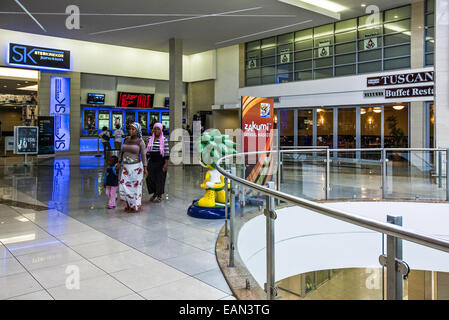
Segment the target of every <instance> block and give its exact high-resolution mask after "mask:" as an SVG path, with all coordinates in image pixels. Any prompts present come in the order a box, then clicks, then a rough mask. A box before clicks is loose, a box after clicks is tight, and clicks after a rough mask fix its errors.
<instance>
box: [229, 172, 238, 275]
mask: <svg viewBox="0 0 449 320" xmlns="http://www.w3.org/2000/svg"><path fill="white" fill-rule="evenodd" d="M231 174H232V175H233V176H235V175H236V169H235V166H233V167H232V168H231ZM229 225H230V233H231V234H230V237H229V265H228V267H231V268H232V267H234V266H235V265H234V249H235V242H234V241H235V182H234V181H232V180H231V215H230V217H229Z"/></svg>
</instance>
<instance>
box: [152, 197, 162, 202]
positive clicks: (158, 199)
mask: <svg viewBox="0 0 449 320" xmlns="http://www.w3.org/2000/svg"><path fill="white" fill-rule="evenodd" d="M161 201H162V197H161V196H157V197H156V199H155V200H154V201H153V202H155V203H161Z"/></svg>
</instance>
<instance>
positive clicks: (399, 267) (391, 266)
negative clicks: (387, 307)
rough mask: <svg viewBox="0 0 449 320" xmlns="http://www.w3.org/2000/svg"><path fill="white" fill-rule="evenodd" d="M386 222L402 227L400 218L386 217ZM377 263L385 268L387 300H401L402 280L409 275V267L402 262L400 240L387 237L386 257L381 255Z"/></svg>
mask: <svg viewBox="0 0 449 320" xmlns="http://www.w3.org/2000/svg"><path fill="white" fill-rule="evenodd" d="M387 222H388V223H391V224H394V225H397V226H402V217H395V216H387ZM379 262H380V264H381V265H382V266H384V267H386V268H387V300H402V299H403V280H404V279H407V277H408V274H409V273H410V267H409V266H408V264H407V263H405V262H404V261H402V239H399V238H397V237H395V236H390V235H387V255H386V256H385V255H381V256H380V257H379Z"/></svg>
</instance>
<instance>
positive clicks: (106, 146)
mask: <svg viewBox="0 0 449 320" xmlns="http://www.w3.org/2000/svg"><path fill="white" fill-rule="evenodd" d="M101 130H103V131H102V132H101V133H100V135H99V137H100V138H101V142H102V143H103V152H104V161H105V162H106V161H107V159H106V158H107V152H108V151H109V150H111V144H110V143H109V140H111V132H110V131H109V130H108V128H107V127H103V129H101Z"/></svg>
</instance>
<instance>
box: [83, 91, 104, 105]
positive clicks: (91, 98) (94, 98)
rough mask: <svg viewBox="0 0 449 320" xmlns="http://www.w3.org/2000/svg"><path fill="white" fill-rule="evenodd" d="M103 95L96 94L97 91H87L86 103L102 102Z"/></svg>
mask: <svg viewBox="0 0 449 320" xmlns="http://www.w3.org/2000/svg"><path fill="white" fill-rule="evenodd" d="M104 100H105V95H104V94H97V93H88V94H87V103H88V104H104Z"/></svg>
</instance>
